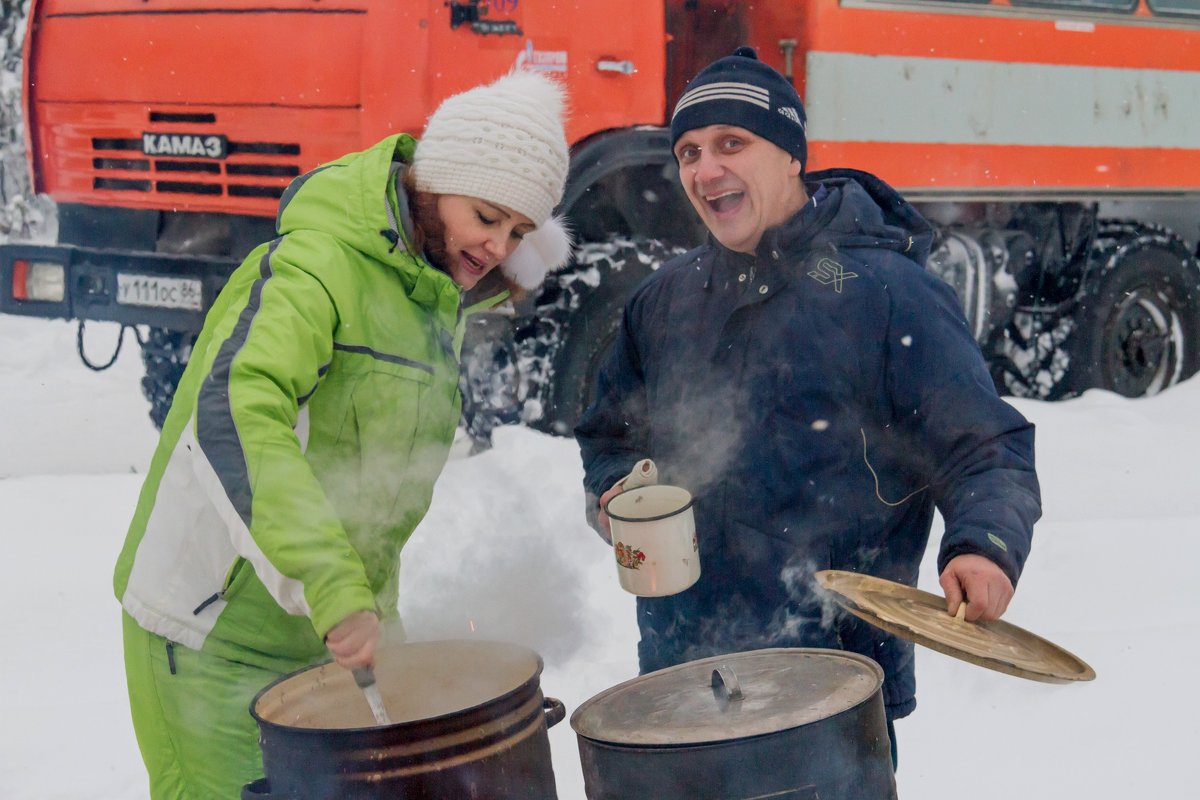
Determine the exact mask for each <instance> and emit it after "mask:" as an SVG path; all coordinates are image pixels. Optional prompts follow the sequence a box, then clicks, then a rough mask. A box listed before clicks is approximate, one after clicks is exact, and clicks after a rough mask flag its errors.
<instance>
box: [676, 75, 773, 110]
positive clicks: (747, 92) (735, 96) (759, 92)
mask: <svg viewBox="0 0 1200 800" xmlns="http://www.w3.org/2000/svg"><path fill="white" fill-rule="evenodd" d="M709 100H740V101H742V102H745V103H752V104H754V105H756V106H758V107H759V108H765V109H768V110H770V108H771V102H770V100H771V93H770V92H768V91H767V90H766V89H763V88H761V87H759V86H754V85H753V84H749V83H735V82H733V81H719V82H716V83H706V84H704V85H703V86H697V87H696V88H695V89H692V90H691V91H690V92H685V93H684V95H683V97H680V98H679V102H678V103H676V104H675V111H674V112H672V114H671V116H672V117H674V116H675V115H676V114H678V113H679V112H680V111H682V110H683V109H685V108H687V107H688V106H693V105H696V104H697V103H703V102H706V101H709Z"/></svg>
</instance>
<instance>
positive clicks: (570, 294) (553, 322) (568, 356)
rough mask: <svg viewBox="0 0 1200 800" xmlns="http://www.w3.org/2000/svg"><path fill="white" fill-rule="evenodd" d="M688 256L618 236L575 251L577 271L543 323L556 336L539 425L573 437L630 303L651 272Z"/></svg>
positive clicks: (545, 312) (658, 244) (675, 249)
mask: <svg viewBox="0 0 1200 800" xmlns="http://www.w3.org/2000/svg"><path fill="white" fill-rule="evenodd" d="M683 252H685V251H684V249H683V248H678V247H671V246H669V245H666V244H664V243H662V242H659V241H656V240H652V239H638V238H634V239H630V238H626V237H616V238H612V239H609V240H607V241H604V242H585V243H584V244H581V245H580V246H579V247H577V248H576V256H575V270H574V271H573V272H571V273H568V277H567V278H566V280H565V281H564V283H563V291H562V292H561V293H560V294H559V296H558V298H557V301H556V302H555V304H554V305H553V306H552V307H549V308H546V309H542V310H541V311H542V315H543V321H544V323H546V324H547V325H548V326H549V327H550V328H551V329H552V330H553V332H554V333H555V334H556V337H555V339H556V341H555V343H554V346H553V348H552V350H551V351H550V353H549V356H550V358H549V363H550V369H549V370H548V375H547V380H548V382H549V383H548V387H547V391H546V392H545V395H544V396H545V397H546V398H547V400H548V402H547V403H546V405H545V407H544V408H543V416H542V418H541V419H540V420H538V421H537V423H536V427H538V428H540V429H542V430H545V431H547V432H550V433H556V434H559V435H561V436H569V435H571V431H572V429H573V428H574V427H575V423H576V422H578V421H579V418H580V417H581V416H582V415H583V412H584V410H585V409H586V408H587V406H588V404H589V403H590V402H591V401H592V395H593V391H594V387H595V383H596V374H597V373H598V372H599V370H600V364H601V363H602V361H603V359H604V357H605V355H607V353H608V350H609V348H610V347H611V346H612V343H613V340H614V339H615V338H616V335H617V329H618V327H619V326H620V324H621V313H622V309H623V308H624V305H625V301H626V300H628V299H629V295H630V294H631V293H632V292H633V290H634V289H635V288H636V287H637V285H638V284H639V283H641V282H642V281H643V280H645V278H646V276H648V275H649V274H650V273H651V272H653V271H654V270H656V269H658V267H659V266H660V265H662V264H663V263H664V262H666V261H668V260H670V259H671V258H672V257H674V256H676V255H679V254H680V253H683Z"/></svg>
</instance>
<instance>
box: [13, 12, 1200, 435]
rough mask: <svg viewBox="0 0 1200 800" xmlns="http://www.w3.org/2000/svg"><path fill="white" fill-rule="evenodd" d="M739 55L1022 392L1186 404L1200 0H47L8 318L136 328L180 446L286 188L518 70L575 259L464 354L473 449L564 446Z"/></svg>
mask: <svg viewBox="0 0 1200 800" xmlns="http://www.w3.org/2000/svg"><path fill="white" fill-rule="evenodd" d="M742 44H749V45H752V46H754V47H755V48H756V49H757V50H758V52H759V54H760V57H761V58H762V59H763V60H765V61H767V62H768V63H770V64H772V65H773V66H774V67H776V68H777V69H779V70H780V71H781V72H783V73H784V74H786V75H788V76H789V77H790V78H791V79H792V80H793V81H794V82H795V85H796V87H797V88H798V90H799V91H800V94H801V96H802V97H803V98H804V100H805V103H806V107H807V110H808V117H809V128H808V136H809V141H810V145H809V152H810V154H811V163H810V169H821V168H824V167H832V166H852V167H857V168H861V169H866V170H869V171H871V172H874V173H876V174H878V175H879V176H881V177H882V178H884V179H885V180H887V181H888V182H890V183H891V184H893V185H894V186H896V187H897V188H899V189H900V190H901V191H902V192H903V193H904V194H905V195H906V196H907V197H908V198H909V199H911V200H912V201H914V202H915V203H916V204H917V206H918V208H920V210H921V211H922V212H923V213H924V214H925V215H926V216H927V217H928V218H929V219H930V220H931V221H932V222H933V223H934V225H935V227H936V230H937V241H936V247H935V250H934V253H933V255H932V257H931V258H930V261H929V264H928V269H930V270H932V271H935V272H936V273H938V274H939V275H941V276H942V277H943V278H945V279H946V280H947V281H949V282H950V283H951V284H952V285H953V286H954V287H955V288H956V289H957V290H958V292H959V296H960V298H961V299H962V302H963V307H964V310H965V312H966V316H967V319H968V322H969V323H970V325H971V326H972V329H973V332H974V333H975V336H976V338H977V340H978V342H979V344H980V347H981V348H982V350H983V352H984V354H985V355H986V357H987V358H988V359H989V361H990V363H991V364H992V367H993V377H994V379H995V381H996V383H997V385H998V387H1000V389H1001V390H1002V391H1005V392H1008V393H1010V394H1013V395H1018V396H1031V397H1041V398H1048V399H1052V398H1057V397H1063V396H1069V395H1071V394H1076V393H1078V392H1080V391H1082V390H1084V389H1086V388H1089V387H1103V388H1106V389H1110V390H1112V391H1115V392H1119V393H1121V394H1124V395H1128V396H1140V395H1147V394H1153V393H1155V392H1158V391H1161V390H1163V389H1165V388H1167V387H1169V386H1171V385H1173V384H1174V383H1176V382H1178V381H1180V380H1182V379H1184V378H1186V377H1188V376H1189V375H1191V374H1192V373H1194V372H1195V371H1196V370H1197V367H1198V366H1200V357H1198V351H1200V265H1198V263H1197V259H1196V245H1195V239H1196V234H1197V232H1198V230H1200V228H1198V224H1200V214H1198V213H1197V211H1198V210H1200V0H992V1H991V2H989V0H786V2H785V1H784V0H757V2H754V3H742V2H734V0H665V1H662V2H653V1H652V0H464V1H463V2H455V1H454V0H32V3H31V5H30V9H29V18H28V27H27V35H26V37H25V44H24V48H25V49H24V55H23V58H24V96H23V102H24V115H25V125H26V134H25V135H26V149H27V158H28V163H29V168H30V170H31V174H32V180H33V186H34V189H35V190H36V191H37V192H40V193H44V194H46V195H48V196H49V197H50V198H52V199H53V200H54V201H55V202H56V203H57V209H58V235H59V241H58V243H57V244H55V245H35V244H28V243H19V242H17V243H10V244H8V245H6V246H4V247H2V248H0V311H3V312H5V313H10V314H27V315H33V316H42V317H58V318H65V319H77V320H80V321H81V324H82V322H83V321H85V320H110V321H116V322H119V323H122V324H125V325H128V326H136V329H137V330H138V332H139V339H140V341H141V342H142V349H143V358H144V361H145V364H146V370H147V374H146V378H145V379H144V381H143V388H144V390H145V392H146V395H147V397H148V398H149V399H150V400H151V404H152V412H151V416H152V418H154V419H155V420H156V421H157V422H161V419H162V417H163V415H164V414H165V411H166V408H167V405H168V404H169V402H170V398H171V395H172V392H173V390H174V384H175V381H176V380H177V379H178V376H179V373H180V372H181V371H182V368H183V365H184V364H185V363H186V360H187V356H188V352H189V347H190V344H191V341H192V339H193V337H194V335H195V333H196V332H197V331H198V329H199V328H200V326H201V323H202V320H203V316H204V313H205V311H206V309H207V308H208V307H209V306H210V305H211V303H212V301H213V298H214V297H215V296H216V294H217V292H219V291H220V289H221V286H222V284H223V282H224V280H225V278H226V276H227V275H228V274H229V272H230V270H231V269H232V268H233V267H234V266H235V265H236V264H237V263H238V262H239V261H240V259H241V257H242V255H243V254H244V253H246V252H247V251H248V250H249V249H250V248H251V247H253V246H254V245H255V244H257V243H259V242H261V241H265V240H267V239H270V238H272V236H273V235H274V225H273V223H274V214H275V210H276V205H277V201H278V199H279V197H280V196H281V195H282V193H283V191H284V189H285V188H286V186H287V185H288V183H289V181H291V180H292V179H293V178H295V177H297V176H299V175H301V174H303V173H304V172H306V171H308V170H310V169H312V168H314V167H316V166H317V165H319V164H321V163H322V162H324V161H327V160H330V159H333V158H335V157H337V156H339V155H341V154H343V153H345V152H349V151H352V150H358V149H361V148H363V147H366V146H367V145H369V144H372V143H373V142H375V141H377V140H378V139H380V138H382V137H383V136H385V135H387V134H388V133H391V132H394V131H408V132H411V133H414V134H418V135H419V134H420V131H421V128H422V125H423V121H424V119H425V118H426V116H427V115H428V114H429V112H430V111H431V110H432V109H433V108H435V107H436V105H437V104H438V103H439V102H440V101H441V100H442V99H444V98H445V97H447V96H449V95H450V94H452V93H455V92H458V91H461V90H463V89H466V88H468V87H470V86H472V85H475V84H477V83H480V82H482V81H485V80H488V79H491V78H494V77H496V76H498V75H500V74H502V73H504V72H505V71H507V70H509V69H512V68H513V67H514V66H518V65H520V66H523V67H525V68H527V69H535V70H542V71H545V72H548V73H551V74H554V75H556V76H558V77H560V78H561V79H563V80H564V81H565V82H566V83H567V85H568V88H569V92H570V96H571V98H572V106H573V109H574V111H573V115H572V117H571V121H570V124H569V127H568V136H569V138H570V141H571V144H572V163H571V171H570V175H569V178H568V186H567V191H566V196H565V199H564V201H563V205H562V210H563V211H564V212H565V213H566V215H567V216H568V217H569V218H570V221H571V223H572V225H573V227H574V229H575V231H576V232H577V235H578V238H579V240H580V245H579V247H578V251H577V253H576V255H575V258H574V260H573V263H571V264H570V265H569V266H567V267H566V268H564V269H563V270H562V271H561V272H559V273H557V274H555V275H552V276H551V277H550V279H549V280H548V281H547V282H546V284H545V286H544V287H543V288H542V289H541V290H540V291H539V292H538V293H537V294H536V296H534V297H532V298H529V299H528V300H526V301H524V302H523V303H522V304H520V305H518V306H516V307H514V308H510V309H507V311H506V313H502V314H492V315H488V316H484V317H480V318H478V319H476V320H475V321H474V322H473V325H472V328H471V335H470V338H469V341H468V346H467V347H466V348H465V350H464V358H463V370H464V385H465V386H466V387H467V391H466V395H465V400H466V402H465V406H466V408H467V415H468V425H469V429H470V430H471V431H472V433H473V434H474V435H475V436H476V437H477V438H478V439H480V440H485V439H486V438H487V436H488V434H489V432H490V430H491V429H492V427H494V426H495V425H497V424H503V423H508V422H514V421H523V422H525V423H527V424H530V425H532V426H534V427H537V428H540V429H543V430H547V431H552V432H558V433H567V432H569V430H570V428H571V426H572V424H573V423H574V421H575V419H576V418H577V417H578V415H579V413H580V411H581V410H582V408H583V407H584V405H585V403H586V401H587V397H588V395H589V391H590V387H591V381H592V376H593V374H594V372H595V370H596V367H597V364H598V361H599V359H600V358H601V356H602V354H603V352H604V350H605V348H606V346H607V344H608V342H609V341H610V340H611V337H612V335H613V333H614V331H615V327H616V325H617V324H618V320H619V316H620V309H621V306H622V303H623V300H624V298H625V297H626V296H627V295H628V293H629V291H630V290H631V289H632V287H633V286H634V285H635V284H636V283H637V282H639V281H640V280H642V278H643V277H644V276H645V275H647V274H648V273H649V272H650V271H651V270H652V269H654V268H655V267H656V266H657V265H658V264H659V263H660V262H661V261H662V259H664V258H665V257H667V256H669V255H670V254H671V253H673V252H677V251H679V250H680V249H681V248H684V247H688V246H692V245H694V244H696V243H697V242H698V241H699V240H700V238H701V237H702V236H703V233H704V232H703V230H702V229H701V228H700V227H699V224H698V221H697V219H696V217H695V215H694V214H693V212H692V210H691V208H690V206H689V205H688V203H687V201H686V198H685V197H684V196H683V194H682V192H681V190H680V188H679V185H678V181H677V174H676V172H677V171H676V165H675V162H674V159H673V158H672V155H671V152H670V147H669V145H670V142H669V136H668V131H667V129H666V125H667V124H668V121H669V118H670V114H671V109H672V106H673V104H674V102H675V100H676V99H677V98H678V96H679V94H680V93H681V91H682V89H683V87H684V85H685V84H686V82H687V80H688V78H689V77H690V76H692V75H693V74H695V72H696V71H697V70H698V69H700V68H701V67H702V66H704V65H705V64H706V63H708V62H709V61H711V60H712V59H714V58H717V57H720V56H723V55H727V54H729V53H731V52H732V51H733V49H734V48H735V47H736V46H738V45H742Z"/></svg>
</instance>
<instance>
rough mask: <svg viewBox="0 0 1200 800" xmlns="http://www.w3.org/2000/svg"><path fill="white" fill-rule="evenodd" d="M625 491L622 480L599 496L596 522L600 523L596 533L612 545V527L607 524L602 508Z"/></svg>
mask: <svg viewBox="0 0 1200 800" xmlns="http://www.w3.org/2000/svg"><path fill="white" fill-rule="evenodd" d="M623 491H625V484H624V478H622V479H621V480H620V481H617V482H616V483H614V484H613V485H612V488H611V489H609V490H608V491H607V492H605V493H604V494H602V495H600V512H599V513H598V514H596V522H598V523H600V527H601V530H598V531H596V533H599V534H600V538H601V539H603V540H604V541H606V542H608V543H609V544H612V526H611V525H609V523H608V514H605V513H604V507H605V506H607V505H608V501H609V500H612V499H613V498H614V497H616V496H617V495H619V494H620V493H621V492H623Z"/></svg>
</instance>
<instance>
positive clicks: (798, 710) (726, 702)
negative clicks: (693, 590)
mask: <svg viewBox="0 0 1200 800" xmlns="http://www.w3.org/2000/svg"><path fill="white" fill-rule="evenodd" d="M882 687H883V670H882V669H881V668H880V667H879V665H878V664H876V663H875V662H874V661H872V660H870V659H869V658H865V657H863V656H860V655H856V654H854V653H846V652H842V651H840V650H821V649H815V648H791V649H772V650H754V651H750V652H746V653H735V654H730V655H726V656H717V657H714V658H706V659H702V660H699V661H691V662H688V663H686V664H680V665H679V666H675V667H669V668H668V669H663V670H659V671H658V672H651V673H649V674H646V675H643V676H641V677H638V678H634V679H633V680H630V681H626V682H625V683H622V684H620V685H618V686H614V687H613V688H611V689H607V690H605V691H603V692H601V693H600V694H598V695H596V696H595V697H593V698H591V699H590V700H588V701H587V702H586V703H584V704H583V705H581V706H580V707H579V708H578V709H577V710H576V711H575V713H574V714H573V715H572V716H571V727H572V728H574V729H575V733H576V735H577V738H578V742H579V755H580V760H581V762H582V766H583V777H584V790H585V792H586V794H587V797H588V800H625V799H626V798H655V800H675V799H676V798H678V800H752V799H754V798H768V797H769V798H771V800H818V798H819V800H894V798H895V797H896V783H895V778H894V776H893V774H892V759H891V744H890V742H889V741H888V734H887V722H886V719H885V717H884V711H883V692H882Z"/></svg>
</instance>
